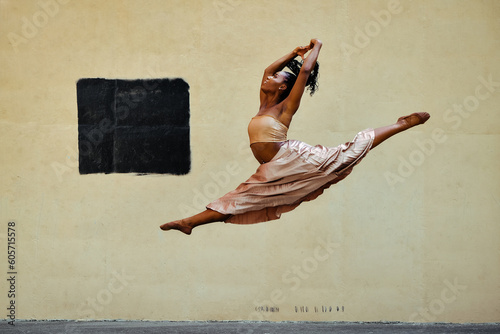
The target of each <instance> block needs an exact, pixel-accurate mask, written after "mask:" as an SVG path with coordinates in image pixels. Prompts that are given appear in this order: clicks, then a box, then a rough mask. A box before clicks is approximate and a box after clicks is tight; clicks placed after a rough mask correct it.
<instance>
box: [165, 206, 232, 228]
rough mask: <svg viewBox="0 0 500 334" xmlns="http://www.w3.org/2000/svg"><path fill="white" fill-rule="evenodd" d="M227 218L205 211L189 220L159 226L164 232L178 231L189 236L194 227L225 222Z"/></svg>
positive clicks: (217, 213)
mask: <svg viewBox="0 0 500 334" xmlns="http://www.w3.org/2000/svg"><path fill="white" fill-rule="evenodd" d="M228 218H229V215H224V214H222V213H220V212H217V211H214V210H210V209H207V210H205V211H203V212H200V213H198V214H197V215H194V216H191V217H189V218H184V219H181V220H176V221H173V222H169V223H165V224H163V225H161V226H160V228H161V229H162V230H164V231H168V230H178V231H181V232H183V233H186V234H191V230H192V229H193V228H195V227H196V226H199V225H203V224H208V223H214V222H221V221H225V220H226V219H228Z"/></svg>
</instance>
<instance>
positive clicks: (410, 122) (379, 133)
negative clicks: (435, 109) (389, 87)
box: [372, 112, 431, 149]
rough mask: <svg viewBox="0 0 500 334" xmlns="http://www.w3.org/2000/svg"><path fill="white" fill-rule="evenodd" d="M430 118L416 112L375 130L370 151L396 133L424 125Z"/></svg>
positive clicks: (423, 113)
mask: <svg viewBox="0 0 500 334" xmlns="http://www.w3.org/2000/svg"><path fill="white" fill-rule="evenodd" d="M430 117H431V116H430V115H429V114H428V113H426V112H418V113H414V114H411V115H408V116H403V117H400V118H399V119H398V121H397V122H396V123H394V124H392V125H387V126H383V127H381V128H377V129H375V139H374V140H373V145H372V149H373V148H375V147H376V146H378V145H379V144H380V143H382V142H383V141H384V140H386V139H388V138H390V137H392V136H394V135H395V134H397V133H400V132H402V131H405V130H408V129H409V128H412V127H414V126H416V125H419V124H424V123H425V122H427V120H428V119H429V118H430Z"/></svg>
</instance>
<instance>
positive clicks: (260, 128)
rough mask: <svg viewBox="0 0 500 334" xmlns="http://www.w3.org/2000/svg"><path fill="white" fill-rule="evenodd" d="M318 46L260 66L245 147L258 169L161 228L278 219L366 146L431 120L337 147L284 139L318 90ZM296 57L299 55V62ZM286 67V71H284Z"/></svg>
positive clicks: (335, 177) (410, 121)
mask: <svg viewBox="0 0 500 334" xmlns="http://www.w3.org/2000/svg"><path fill="white" fill-rule="evenodd" d="M321 47H322V42H321V41H320V40H318V39H312V40H311V42H310V43H309V45H307V46H299V47H296V48H295V49H294V50H293V51H292V52H290V53H288V54H286V55H285V56H283V57H281V58H280V59H278V60H276V61H275V62H274V63H272V64H271V65H269V66H268V67H267V68H266V69H265V71H264V76H263V78H262V82H261V87H260V108H259V112H258V113H257V115H256V116H255V117H253V118H252V119H251V121H250V124H249V125H248V135H249V138H250V148H251V150H252V153H253V155H254V156H255V158H256V159H257V161H259V163H260V164H261V165H260V166H259V167H258V168H257V171H256V172H255V173H254V174H253V175H252V176H251V177H250V178H249V179H248V180H247V181H245V182H244V183H242V184H240V185H239V186H238V187H237V188H236V189H235V190H233V191H231V192H229V193H227V194H226V195H224V196H222V197H221V198H219V199H217V200H215V201H213V202H212V203H209V204H208V205H207V206H206V210H204V211H202V212H200V213H198V214H196V215H194V216H191V217H187V218H183V219H181V220H176V221H172V222H168V223H165V224H163V225H161V226H160V228H161V229H162V230H165V231H167V230H172V229H175V230H179V231H181V232H183V233H185V234H191V232H192V230H193V228H195V227H196V226H200V225H203V224H208V223H213V222H226V223H234V224H254V223H259V222H265V221H269V220H274V219H279V218H280V217H281V214H282V213H285V212H288V211H291V210H293V209H295V208H296V207H297V206H298V205H300V204H301V203H302V202H304V201H310V200H313V199H315V198H316V197H318V196H319V195H321V194H322V193H323V191H324V190H325V189H326V188H328V187H330V186H331V185H332V184H335V183H337V182H339V181H341V180H342V179H344V178H345V177H347V176H348V175H349V174H350V173H351V171H352V169H353V168H354V166H355V165H357V164H358V163H359V162H360V161H361V160H362V159H363V158H364V157H365V156H366V154H367V153H368V152H369V151H370V149H373V148H375V147H377V146H378V145H379V144H380V143H382V142H383V141H385V140H386V139H388V138H390V137H392V136H394V135H395V134H397V133H400V132H402V131H405V130H407V129H409V128H411V127H414V126H416V125H419V124H423V123H425V122H426V121H427V120H428V119H429V118H430V115H429V114H428V113H426V112H418V113H413V114H411V115H408V116H403V117H400V118H399V119H398V120H397V122H396V123H394V124H391V125H387V126H384V127H380V128H376V129H371V128H368V129H366V130H363V131H361V132H359V133H358V134H357V135H356V137H355V138H354V139H353V140H352V141H350V142H347V143H345V144H342V145H339V146H336V147H326V146H322V145H316V146H311V145H308V144H306V143H304V142H301V141H298V140H287V131H288V128H289V127H290V124H291V122H292V118H293V116H294V114H295V113H296V112H297V110H298V109H299V105H300V101H301V98H302V95H303V93H304V91H305V90H306V88H307V89H308V90H309V92H310V93H311V95H312V94H313V93H314V92H315V91H316V89H317V77H318V69H319V64H318V63H317V59H318V56H319V52H320V50H321ZM306 54H307V56H306ZM296 57H301V58H302V63H299V62H298V61H297V60H296V59H295V58H296ZM285 67H287V68H289V69H290V71H291V72H289V71H284V70H283V69H284V68H285Z"/></svg>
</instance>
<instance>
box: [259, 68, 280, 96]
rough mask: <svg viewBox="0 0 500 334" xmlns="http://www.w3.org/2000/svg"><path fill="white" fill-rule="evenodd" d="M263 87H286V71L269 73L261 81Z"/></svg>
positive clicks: (272, 88)
mask: <svg viewBox="0 0 500 334" xmlns="http://www.w3.org/2000/svg"><path fill="white" fill-rule="evenodd" d="M262 86H263V87H266V88H267V89H268V90H273V91H274V90H279V89H280V88H281V89H282V90H283V89H285V88H286V73H285V72H283V71H281V72H276V73H274V75H270V76H268V77H267V78H266V80H264V82H263V83H262Z"/></svg>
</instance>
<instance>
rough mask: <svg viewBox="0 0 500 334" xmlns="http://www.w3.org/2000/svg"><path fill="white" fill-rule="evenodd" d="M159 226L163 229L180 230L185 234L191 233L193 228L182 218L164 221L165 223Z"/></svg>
mask: <svg viewBox="0 0 500 334" xmlns="http://www.w3.org/2000/svg"><path fill="white" fill-rule="evenodd" d="M160 228H161V229H162V230H163V231H168V230H177V231H181V232H182V233H186V234H187V235H189V234H191V230H192V229H193V228H192V227H191V226H189V225H188V224H187V223H186V222H184V221H183V220H176V221H173V222H170V223H165V224H163V225H161V226H160Z"/></svg>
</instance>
